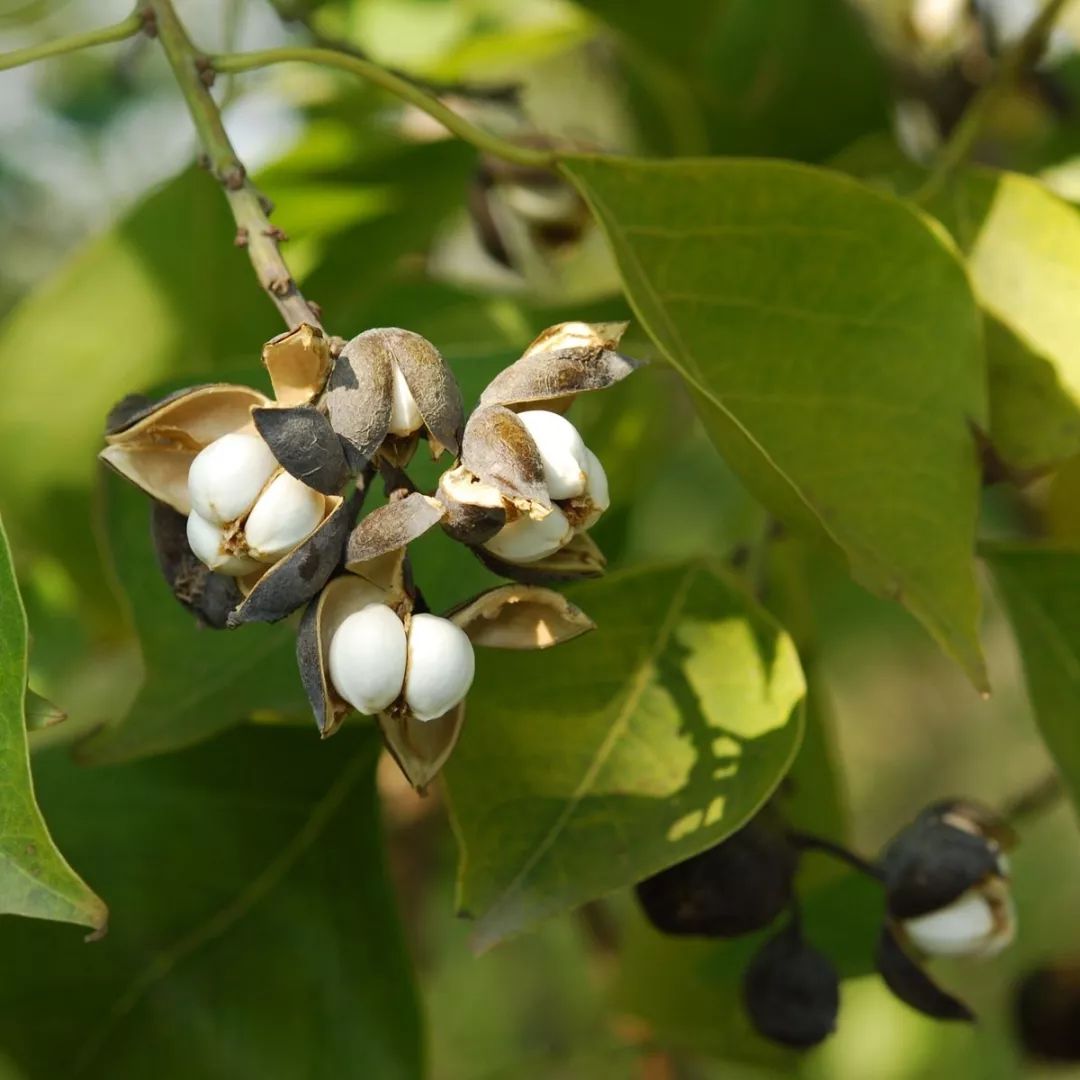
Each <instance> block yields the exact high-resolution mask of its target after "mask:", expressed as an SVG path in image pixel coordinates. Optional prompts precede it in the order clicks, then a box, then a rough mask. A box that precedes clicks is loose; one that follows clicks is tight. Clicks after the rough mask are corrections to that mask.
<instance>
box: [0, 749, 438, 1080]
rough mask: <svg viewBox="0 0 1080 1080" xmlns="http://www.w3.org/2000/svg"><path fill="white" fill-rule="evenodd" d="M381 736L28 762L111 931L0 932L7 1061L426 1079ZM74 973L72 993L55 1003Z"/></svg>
mask: <svg viewBox="0 0 1080 1080" xmlns="http://www.w3.org/2000/svg"><path fill="white" fill-rule="evenodd" d="M376 747H377V741H376V739H375V738H374V735H373V732H371V731H370V730H368V731H367V732H365V733H364V734H363V735H361V736H357V735H356V734H355V733H345V734H343V735H341V736H339V738H338V740H335V743H334V744H326V743H320V742H319V741H318V740H317V739H314V738H308V737H307V733H306V732H299V731H282V730H279V731H270V730H265V729H264V730H258V729H253V728H248V729H246V730H244V731H239V732H234V733H231V734H229V735H227V736H225V737H223V738H222V739H220V740H218V741H215V742H213V743H209V744H206V745H204V746H201V747H199V748H197V749H195V750H189V751H185V752H183V753H180V754H174V755H170V756H168V757H162V758H155V759H153V760H152V761H147V762H141V763H139V764H136V765H126V766H122V767H118V768H107V769H80V768H78V767H77V766H75V765H73V764H72V763H71V762H70V760H69V759H67V757H66V756H65V755H64V754H63V753H62V752H48V753H46V754H43V755H41V757H40V758H38V759H36V760H38V761H40V766H41V767H40V786H41V793H42V801H43V803H44V804H45V805H46V806H47V807H48V808H49V812H50V815H51V816H53V817H54V819H55V821H56V826H57V832H58V833H59V835H61V836H62V837H63V839H64V842H65V844H66V845H67V846H69V847H70V849H71V850H72V851H73V852H75V853H76V854H77V855H78V857H79V859H80V861H81V862H83V863H84V864H85V865H87V866H88V867H90V868H91V870H92V871H93V874H94V876H95V879H96V880H99V881H100V882H101V883H102V889H103V891H104V892H105V894H106V895H107V896H108V897H109V899H110V903H111V906H112V926H111V929H110V933H109V935H108V937H106V938H105V939H104V940H103V941H101V942H96V943H94V944H92V945H83V944H81V943H80V942H78V941H72V940H71V937H70V935H64V934H63V932H62V931H59V930H58V929H57V928H55V927H48V926H31V927H29V928H27V927H26V926H19V927H16V926H14V925H7V926H5V927H3V928H0V929H2V930H3V937H2V948H3V952H4V956H5V970H6V972H7V977H6V978H5V979H4V981H3V988H2V990H0V996H2V1004H3V1007H2V1009H0V1042H2V1045H3V1049H4V1053H5V1055H6V1057H8V1058H10V1059H11V1061H12V1062H13V1063H14V1064H16V1065H17V1066H18V1067H19V1068H20V1069H21V1070H22V1075H24V1076H26V1077H27V1078H32V1080H39V1078H40V1080H46V1078H49V1077H56V1076H79V1077H100V1078H102V1080H105V1078H112V1077H118V1076H132V1077H134V1076H156V1077H162V1078H167V1080H172V1078H176V1080H181V1078H183V1080H188V1078H190V1077H194V1076H205V1077H210V1076H220V1077H225V1076H232V1077H249V1076H250V1077H254V1076H265V1077H271V1076H274V1077H277V1076H280V1077H294V1076H305V1077H319V1078H330V1077H340V1076H347V1075H351V1074H355V1073H357V1072H358V1071H359V1072H363V1073H364V1074H365V1075H370V1076H372V1077H380V1078H382V1077H387V1078H390V1080H414V1078H419V1076H420V1075H421V1073H422V1068H421V1057H422V1047H421V1038H420V1032H419V1017H418V1012H417V1003H416V1000H415V998H414V994H413V988H412V985H411V974H410V971H409V962H408V959H407V957H406V954H405V949H404V945H403V942H402V939H401V933H400V930H399V929H398V926H397V920H396V915H395V912H394V902H393V899H392V896H391V893H390V889H389V886H388V883H387V879H386V874H385V866H384V862H383V854H382V851H381V850H380V834H379V825H378V820H377V813H376V807H375V796H374V790H373V774H374V764H375V758H376V752H377V751H376ZM76 975H77V979H76ZM64 985H71V986H72V987H75V986H76V985H77V986H78V992H77V993H74V992H73V993H71V994H67V995H65V996H64V997H63V999H62V1000H60V999H58V997H57V988H58V987H60V986H64Z"/></svg>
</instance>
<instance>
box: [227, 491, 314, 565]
mask: <svg viewBox="0 0 1080 1080" xmlns="http://www.w3.org/2000/svg"><path fill="white" fill-rule="evenodd" d="M325 509H326V501H325V499H324V498H323V496H322V495H321V494H320V493H319V492H317V491H316V490H315V489H314V488H309V487H308V486H307V484H305V483H304V482H303V481H302V480H297V479H296V477H295V476H290V475H289V473H282V474H281V475H280V476H277V477H275V478H274V479H273V480H272V481H271V483H270V485H269V486H268V487H267V489H266V490H265V491H264V492H263V493H262V494H261V495H260V496H259V498H258V501H257V502H256V503H255V505H254V506H253V507H252V510H251V513H250V514H249V515H248V519H247V521H246V522H245V523H244V538H245V540H246V541H247V546H248V550H249V551H250V552H251V554H252V555H253V556H255V558H257V559H260V560H262V561H263V562H276V561H277V560H278V559H280V558H281V557H282V556H283V555H287V554H288V553H289V552H290V551H292V549H293V548H294V547H296V545H297V544H299V543H300V541H301V540H304V539H306V538H307V537H308V536H310V535H311V533H312V532H314V530H315V529H316V527H317V526H318V524H319V522H320V521H322V519H323V513H324V511H325Z"/></svg>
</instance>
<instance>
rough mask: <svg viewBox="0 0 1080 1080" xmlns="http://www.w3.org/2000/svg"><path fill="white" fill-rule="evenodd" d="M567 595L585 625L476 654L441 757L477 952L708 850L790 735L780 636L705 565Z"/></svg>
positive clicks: (758, 793) (766, 788)
mask: <svg viewBox="0 0 1080 1080" xmlns="http://www.w3.org/2000/svg"><path fill="white" fill-rule="evenodd" d="M569 595H570V596H571V598H572V599H573V600H574V602H575V603H577V604H579V605H580V606H581V607H582V608H583V609H584V610H585V611H586V612H587V613H588V614H589V615H590V616H591V617H592V618H593V619H594V620H595V621H596V622H597V624H598V626H599V630H598V631H597V632H596V633H594V634H590V635H586V636H585V637H583V638H580V639H578V640H576V641H573V642H570V643H568V644H565V645H560V646H559V647H558V648H556V649H552V650H551V651H550V652H545V653H510V652H500V653H492V652H486V651H482V655H481V656H480V657H479V658H478V671H477V677H476V682H475V688H474V690H473V692H472V694H471V696H470V699H469V715H468V717H467V719H466V722H465V728H464V731H463V733H462V736H461V741H460V743H459V744H458V747H457V749H456V750H455V752H454V756H453V757H452V758H451V760H450V763H449V765H448V766H447V770H446V776H447V784H448V787H449V792H450V796H451V804H452V811H453V817H454V823H455V828H456V831H457V835H458V839H459V842H460V846H461V866H460V880H459V895H458V904H459V907H460V908H461V909H462V911H463V912H464V913H466V914H468V915H469V916H471V917H475V918H476V919H477V925H476V931H475V934H474V941H475V943H476V945H477V947H478V948H485V947H487V946H490V945H492V944H494V943H495V942H497V941H499V940H500V939H502V938H504V937H507V936H510V935H512V934H515V933H517V932H519V931H521V930H523V929H525V928H526V927H528V926H530V925H532V924H534V923H536V922H538V921H540V920H541V919H543V918H545V917H547V916H549V915H552V914H555V913H556V912H560V911H565V910H567V909H569V908H572V907H575V906H577V905H578V904H581V903H583V902H585V901H587V900H590V899H593V898H595V897H598V896H601V895H603V894H604V893H607V892H609V891H611V890H612V889H616V888H618V887H620V886H622V885H626V884H628V883H631V882H634V881H638V880H639V879H641V878H643V877H646V876H648V875H649V874H652V873H655V872H656V871H658V870H660V869H662V868H663V867H665V866H668V865H670V864H672V863H674V862H678V861H679V860H680V859H685V858H687V857H689V856H690V855H692V854H694V853H695V852H698V851H701V850H702V849H704V848H706V847H709V846H710V845H712V844H715V843H717V842H718V841H720V840H721V839H723V838H724V837H725V836H727V835H728V834H729V833H731V832H732V831H734V830H735V829H737V828H738V827H739V826H740V825H742V824H743V822H745V821H746V820H747V819H748V818H749V817H750V816H751V815H752V814H753V813H754V811H755V810H756V809H757V808H758V807H759V806H760V805H761V803H762V802H763V801H764V800H765V799H766V798H767V797H768V795H769V794H770V792H772V790H773V789H774V788H775V787H776V785H777V783H778V782H779V781H780V779H781V777H782V776H783V775H784V773H785V772H786V770H787V768H788V766H789V765H790V763H791V760H792V758H793V756H794V754H795V751H796V749H797V747H798V745H799V740H800V737H801V734H802V711H801V708H800V702H801V700H802V696H803V690H804V687H803V678H802V672H801V670H800V668H799V661H798V657H797V656H796V654H795V649H794V647H793V645H792V644H791V641H790V640H789V639H788V637H787V636H786V634H784V632H783V631H782V630H781V629H780V628H779V627H778V626H776V624H775V623H773V622H772V621H771V620H770V619H769V618H768V616H767V615H765V614H764V612H762V611H761V609H760V608H758V607H757V606H756V605H755V604H754V603H753V601H752V600H750V599H749V598H748V597H747V596H746V595H745V594H744V593H743V592H742V590H741V589H740V588H739V587H738V586H737V585H734V584H733V583H732V582H731V581H730V580H729V579H728V578H727V577H725V576H724V575H722V574H721V573H719V572H718V571H715V570H712V569H709V568H707V567H704V566H699V565H696V564H695V565H690V566H685V565H683V566H677V567H670V568H667V569H648V570H638V571H633V572H628V573H622V574H614V575H612V576H611V577H609V578H607V579H604V580H602V581H597V582H592V583H589V584H585V585H581V586H579V587H576V588H574V589H571V590H569Z"/></svg>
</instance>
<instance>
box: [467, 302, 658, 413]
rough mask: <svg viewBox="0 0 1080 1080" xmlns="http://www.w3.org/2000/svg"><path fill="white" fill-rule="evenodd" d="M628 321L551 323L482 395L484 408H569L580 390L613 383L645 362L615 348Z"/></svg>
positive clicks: (561, 409)
mask: <svg viewBox="0 0 1080 1080" xmlns="http://www.w3.org/2000/svg"><path fill="white" fill-rule="evenodd" d="M627 325H628V324H627V323H624V322H618V323H616V322H612V323H582V322H569V323H559V324H558V325H557V326H552V327H549V328H548V329H547V330H545V331H544V332H543V333H542V334H541V335H540V336H539V337H538V338H537V339H536V340H535V341H534V342H533V343H532V344H531V345H530V346H529V347H528V348H527V349H526V350H525V352H524V354H523V355H522V357H521V359H520V360H517V361H515V362H514V363H513V364H511V365H510V366H509V367H508V368H506V369H505V370H503V371H501V372H500V373H499V374H498V375H496V376H495V378H494V379H492V380H491V382H490V383H489V384H488V386H487V388H486V389H485V390H484V392H483V394H481V396H480V404H481V406H484V405H505V406H507V407H508V408H511V409H518V408H521V407H523V406H526V405H528V406H532V407H543V408H546V409H549V410H551V411H553V412H565V411H566V410H567V409H568V408H569V407H570V405H571V404H572V403H573V401H574V398H575V397H576V396H577V395H578V394H583V393H589V392H591V391H593V390H605V389H607V387H609V386H614V385H615V383H617V382H619V381H620V380H622V379H625V378H626V376H627V375H629V374H630V373H631V372H633V371H635V370H636V369H637V368H638V367H639V366H640V363H639V361H636V360H632V359H630V358H629V357H627V356H623V355H622V354H621V353H618V352H616V351H615V349H616V347H617V345H618V344H619V340H620V339H621V337H622V335H623V333H624V332H625V330H626V327H627Z"/></svg>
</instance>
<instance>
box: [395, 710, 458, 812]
mask: <svg viewBox="0 0 1080 1080" xmlns="http://www.w3.org/2000/svg"><path fill="white" fill-rule="evenodd" d="M378 721H379V728H380V730H381V731H382V734H383V741H384V742H385V743H386V748H387V750H389V751H390V754H391V756H392V757H393V759H394V760H395V761H396V762H397V763H398V767H399V768H400V769H401V771H402V772H403V773H404V774H405V779H406V780H408V781H409V783H410V784H412V786H413V787H414V788H416V790H417V791H419V792H421V793H422V792H423V791H424V790H425V788H427V786H428V785H429V784H430V783H431V781H432V780H434V779H435V777H436V776H438V774H439V771H440V770H441V769H442V767H443V765H445V764H446V762H447V760H448V759H449V757H450V754H451V753H452V752H453V749H454V747H455V745H456V744H457V741H458V736H459V735H460V734H461V728H462V725H463V724H464V722H465V702H464V701H459V702H458V703H457V705H455V706H454V707H453V708H452V709H451V710H450V711H449V712H447V713H444V714H443V715H442V716H440V717H437V718H436V719H435V720H427V721H421V720H417V719H415V718H414V717H413V716H412V714H411V713H410V712H409V711H408V709H404V708H403V709H396V708H392V709H390V710H389V711H387V712H384V713H380V714H379V717H378Z"/></svg>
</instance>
